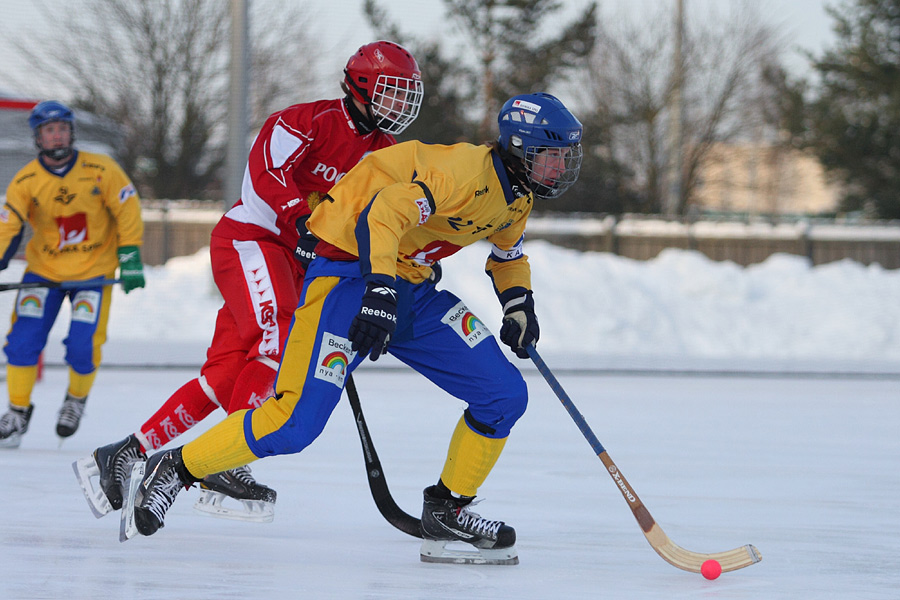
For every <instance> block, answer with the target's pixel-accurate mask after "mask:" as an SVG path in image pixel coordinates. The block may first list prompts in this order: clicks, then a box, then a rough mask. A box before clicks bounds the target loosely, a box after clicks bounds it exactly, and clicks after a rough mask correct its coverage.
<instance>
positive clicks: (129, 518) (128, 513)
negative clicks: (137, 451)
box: [119, 460, 146, 542]
mask: <svg viewBox="0 0 900 600" xmlns="http://www.w3.org/2000/svg"><path fill="white" fill-rule="evenodd" d="M145 464H146V463H145V462H144V461H142V460H139V461H137V462H135V463H134V464H133V465H131V473H129V474H128V478H127V479H126V480H125V490H126V493H125V498H124V499H123V500H122V519H121V520H120V522H119V541H120V542H127V541H128V540H130V539H131V538H133V537H134V536H136V535H137V534H138V529H137V525H135V524H134V499H135V496H137V493H138V488H139V487H140V486H141V482H142V481H143V480H144V465H145Z"/></svg>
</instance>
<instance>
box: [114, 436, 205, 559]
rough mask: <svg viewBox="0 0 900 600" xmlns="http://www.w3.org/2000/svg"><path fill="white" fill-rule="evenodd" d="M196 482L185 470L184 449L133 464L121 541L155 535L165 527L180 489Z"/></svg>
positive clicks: (176, 449)
mask: <svg viewBox="0 0 900 600" xmlns="http://www.w3.org/2000/svg"><path fill="white" fill-rule="evenodd" d="M195 481H196V480H195V479H193V478H192V477H191V476H190V475H189V474H188V472H187V470H186V469H185V468H184V461H183V460H182V459H181V448H175V449H174V450H165V451H163V452H157V453H156V454H154V455H153V456H151V457H150V459H149V460H147V462H146V463H144V462H142V461H138V462H135V463H133V465H132V468H131V474H130V475H129V477H128V492H127V494H126V496H125V501H124V505H123V507H122V520H121V526H120V529H119V541H122V542H124V541H125V540H128V539H131V538H132V537H134V535H135V534H137V533H140V534H141V535H153V534H154V533H156V532H157V531H158V530H159V529H160V528H161V527H163V526H164V525H165V518H166V512H167V511H168V510H169V508H170V507H171V506H172V504H173V503H174V502H175V496H177V495H178V492H180V491H181V488H183V487H187V486H190V485H191V484H192V483H194V482H195Z"/></svg>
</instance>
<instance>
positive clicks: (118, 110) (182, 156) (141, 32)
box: [15, 0, 316, 198]
mask: <svg viewBox="0 0 900 600" xmlns="http://www.w3.org/2000/svg"><path fill="white" fill-rule="evenodd" d="M42 7H43V10H44V12H45V14H47V16H48V19H47V22H48V23H51V25H50V29H49V30H47V31H42V33H41V35H40V38H41V39H52V40H54V44H52V45H47V44H34V39H36V37H37V32H36V31H26V32H21V33H20V35H19V36H18V37H17V39H16V41H15V46H16V48H17V50H18V52H19V53H20V54H21V55H22V56H23V57H24V58H25V59H26V60H27V61H28V62H29V64H30V65H32V67H33V68H34V69H35V70H36V71H38V72H40V73H42V74H44V75H45V76H47V77H52V78H54V79H55V80H56V81H58V82H59V83H61V84H62V85H64V86H65V88H66V89H68V90H70V93H71V96H70V98H68V99H67V100H68V101H70V102H71V103H72V104H73V105H74V106H75V107H76V108H84V109H88V110H91V111H93V112H95V113H97V114H99V115H101V116H104V117H108V118H110V119H112V120H114V121H115V122H117V123H119V124H120V125H121V127H122V129H123V131H124V136H125V140H124V144H123V147H122V149H121V151H120V156H119V158H120V160H121V162H122V164H123V166H124V167H125V169H126V170H128V171H129V172H131V173H132V174H133V176H134V177H135V179H136V180H138V181H139V182H141V183H142V184H143V185H142V192H143V193H144V194H145V195H146V196H155V197H159V198H182V197H200V196H202V195H203V194H205V193H207V192H209V190H210V189H215V188H217V187H218V185H217V177H218V174H219V172H220V170H221V169H222V167H223V165H224V156H225V148H224V147H225V134H224V127H225V123H226V119H225V115H226V111H227V104H228V93H227V85H228V63H229V36H230V20H229V4H228V3H227V2H208V1H203V0H86V1H85V2H82V3H79V4H78V6H74V5H71V4H68V3H67V4H65V5H60V4H57V3H52V2H47V1H45V2H43V3H42ZM252 8H253V12H252V13H251V46H252V48H253V49H252V54H251V64H252V65H253V69H252V73H251V88H250V92H251V93H250V100H251V106H252V107H253V115H252V118H251V122H252V123H254V124H258V123H259V122H261V120H262V119H263V118H264V117H265V115H266V114H268V112H271V111H272V110H273V109H274V103H276V102H279V103H280V102H285V100H286V99H287V98H288V97H290V96H292V95H293V96H295V95H296V94H297V92H298V91H299V90H302V89H303V88H304V87H308V86H310V85H312V84H313V83H314V81H315V74H314V72H313V71H310V70H309V69H308V64H309V63H310V60H309V58H310V57H312V56H315V55H316V53H315V45H314V41H313V40H312V36H311V35H304V32H305V31H309V28H308V25H307V24H306V18H305V17H303V16H301V15H300V14H299V13H298V11H297V9H296V7H295V8H294V9H287V8H284V7H283V6H281V3H278V2H275V1H274V0H272V1H268V2H254V3H253V5H252ZM60 14H62V18H60ZM51 15H53V16H54V18H52V19H51V18H49V17H50V16H51ZM301 56H302V57H304V60H297V57H301Z"/></svg>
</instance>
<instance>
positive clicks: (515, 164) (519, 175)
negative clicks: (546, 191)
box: [496, 143, 532, 192]
mask: <svg viewBox="0 0 900 600" xmlns="http://www.w3.org/2000/svg"><path fill="white" fill-rule="evenodd" d="M496 148H497V152H498V153H499V154H500V160H501V161H502V162H503V166H504V167H506V172H507V173H509V176H510V177H511V178H512V179H514V180H515V182H516V183H517V184H518V185H519V186H521V187H523V188H525V190H527V191H529V192H530V191H532V182H531V181H530V180H529V179H528V174H527V173H526V172H525V161H524V160H523V159H521V158H519V157H518V156H514V155H513V154H511V153H510V152H509V151H507V150H505V149H504V148H503V147H502V146H500V144H499V143H496Z"/></svg>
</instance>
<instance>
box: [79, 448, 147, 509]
mask: <svg viewBox="0 0 900 600" xmlns="http://www.w3.org/2000/svg"><path fill="white" fill-rule="evenodd" d="M138 460H140V461H144V460H147V455H146V454H144V453H143V452H142V451H141V443H140V442H139V441H138V439H137V438H136V437H135V436H134V435H129V436H128V437H127V438H125V439H124V440H120V441H118V442H115V443H112V444H109V445H108V446H102V447H100V448H97V449H96V450H94V452H93V453H92V454H91V455H90V456H86V457H84V458H79V459H78V460H76V461H75V462H73V463H72V469H74V471H75V477H76V478H77V479H78V483H79V484H81V489H82V491H84V497H85V499H86V500H87V502H88V505H89V506H90V507H91V511H93V513H94V516H95V517H97V518H98V519H99V518H100V517H102V516H104V515H107V514H109V513H110V512H112V511H114V510H119V509H120V508H122V494H123V493H124V489H125V480H126V479H127V478H128V474H129V473H131V465H132V464H133V463H134V462H135V461H138ZM93 477H97V478H98V479H99V482H98V485H99V489H96V488H94V486H93V484H92V482H91V479H92V478H93Z"/></svg>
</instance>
